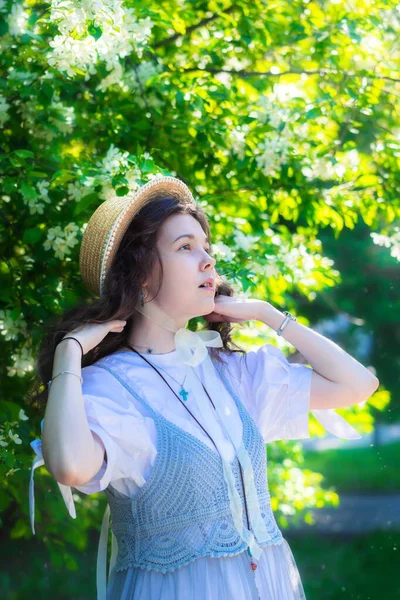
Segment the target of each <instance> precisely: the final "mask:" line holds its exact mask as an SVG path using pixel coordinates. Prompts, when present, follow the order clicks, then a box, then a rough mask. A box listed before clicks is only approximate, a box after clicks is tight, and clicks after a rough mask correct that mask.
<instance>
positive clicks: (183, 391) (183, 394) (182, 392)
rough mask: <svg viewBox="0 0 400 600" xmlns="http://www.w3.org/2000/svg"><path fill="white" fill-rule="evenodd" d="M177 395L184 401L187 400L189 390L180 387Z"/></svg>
mask: <svg viewBox="0 0 400 600" xmlns="http://www.w3.org/2000/svg"><path fill="white" fill-rule="evenodd" d="M179 395H180V396H182V398H183V400H184V402H187V397H188V395H189V392H188V391H187V390H185V388H182V389H181V391H180V392H179Z"/></svg>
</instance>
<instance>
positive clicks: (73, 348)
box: [55, 338, 82, 358]
mask: <svg viewBox="0 0 400 600" xmlns="http://www.w3.org/2000/svg"><path fill="white" fill-rule="evenodd" d="M55 353H57V354H58V355H65V354H68V355H72V356H75V354H76V355H78V356H79V357H80V358H82V349H81V346H80V344H79V343H78V342H77V341H76V340H73V339H71V338H69V339H62V340H61V341H60V342H59V343H58V344H57V346H56V349H55Z"/></svg>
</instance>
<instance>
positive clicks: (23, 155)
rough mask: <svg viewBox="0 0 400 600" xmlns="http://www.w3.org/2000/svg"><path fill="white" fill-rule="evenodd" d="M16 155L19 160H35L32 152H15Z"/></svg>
mask: <svg viewBox="0 0 400 600" xmlns="http://www.w3.org/2000/svg"><path fill="white" fill-rule="evenodd" d="M14 154H16V155H17V156H19V158H35V155H34V153H33V152H32V150H14Z"/></svg>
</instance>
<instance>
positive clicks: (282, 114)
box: [250, 94, 289, 129]
mask: <svg viewBox="0 0 400 600" xmlns="http://www.w3.org/2000/svg"><path fill="white" fill-rule="evenodd" d="M255 106H256V107H258V108H256V109H255V110H254V111H252V112H251V113H250V116H252V117H253V116H254V117H255V118H256V119H257V120H258V121H260V122H261V123H268V124H269V125H271V127H273V128H274V129H276V128H278V127H279V125H281V123H285V122H286V121H287V118H288V116H289V111H288V110H287V109H284V108H281V107H280V106H279V102H278V99H277V97H276V95H275V94H271V95H270V96H265V95H264V94H262V95H261V96H260V97H259V99H258V101H257V102H256V105H255Z"/></svg>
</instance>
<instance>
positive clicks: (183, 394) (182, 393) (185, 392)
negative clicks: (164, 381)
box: [136, 344, 189, 402]
mask: <svg viewBox="0 0 400 600" xmlns="http://www.w3.org/2000/svg"><path fill="white" fill-rule="evenodd" d="M136 346H137V347H138V348H146V347H147V346H138V345H137V344H136ZM152 352H153V351H152V349H151V348H148V349H147V354H152ZM138 354H140V353H138ZM157 367H158V368H159V369H161V371H164V373H165V374H166V375H168V376H169V377H171V379H173V380H174V381H176V383H177V384H178V385H179V386H180V388H181V391H180V392H179V395H180V396H181V397H182V399H183V400H184V402H187V399H188V396H189V392H188V390H186V389H185V388H184V387H183V384H184V383H185V381H186V377H187V367H186V375H185V378H184V380H183V382H182V383H180V382H179V381H177V380H176V379H175V377H172V375H171V374H170V373H168V371H166V370H165V369H163V368H162V367H160V366H159V365H157Z"/></svg>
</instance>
